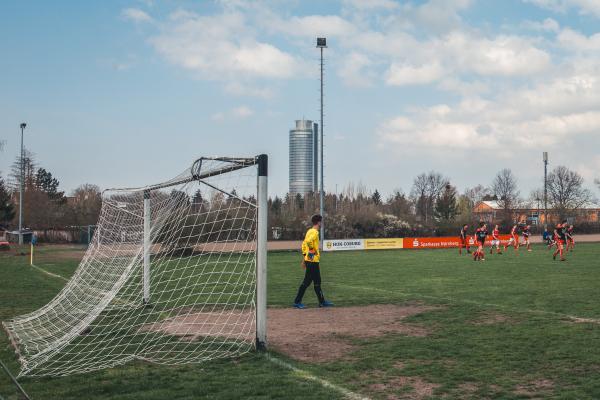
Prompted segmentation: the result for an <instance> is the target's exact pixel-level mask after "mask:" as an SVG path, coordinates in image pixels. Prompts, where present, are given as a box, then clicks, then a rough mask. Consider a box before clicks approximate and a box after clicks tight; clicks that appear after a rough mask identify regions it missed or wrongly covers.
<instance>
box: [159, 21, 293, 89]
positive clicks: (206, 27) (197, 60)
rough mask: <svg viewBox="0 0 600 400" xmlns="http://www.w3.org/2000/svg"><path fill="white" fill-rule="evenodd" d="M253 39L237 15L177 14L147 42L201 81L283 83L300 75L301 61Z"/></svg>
mask: <svg viewBox="0 0 600 400" xmlns="http://www.w3.org/2000/svg"><path fill="white" fill-rule="evenodd" d="M254 36H255V35H254V32H253V31H252V29H251V28H249V27H248V26H247V25H246V21H245V18H244V16H243V15H241V14H239V13H224V14H220V15H213V16H202V15H198V14H195V13H191V12H187V11H182V10H179V11H177V12H176V13H175V14H172V15H171V19H170V20H169V22H167V23H166V24H165V26H164V28H163V30H162V32H161V33H160V34H158V35H157V36H155V37H153V38H151V39H150V42H151V44H152V45H153V46H154V48H155V49H156V51H157V52H158V53H159V54H161V55H162V56H164V57H165V58H166V59H167V60H169V61H170V62H171V63H173V64H175V65H178V66H180V67H183V68H185V69H188V70H191V71H194V72H196V73H198V76H199V77H201V78H204V79H214V80H231V79H233V80H240V79H245V78H269V79H286V78H292V77H294V76H296V75H297V74H300V73H301V66H302V65H303V62H302V61H300V60H297V59H296V58H295V57H294V56H292V55H290V54H288V53H286V52H285V51H282V50H280V49H279V48H277V47H275V46H274V45H272V44H269V43H264V42H260V41H258V40H256V39H255V38H254Z"/></svg>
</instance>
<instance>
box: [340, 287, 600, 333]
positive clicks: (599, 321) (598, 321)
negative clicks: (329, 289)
mask: <svg viewBox="0 0 600 400" xmlns="http://www.w3.org/2000/svg"><path fill="white" fill-rule="evenodd" d="M329 285H331V286H341V287H347V288H349V289H358V290H374V291H377V292H384V293H390V294H400V295H403V296H408V297H422V298H425V299H433V300H445V301H449V302H454V303H466V304H474V305H477V306H485V307H495V308H500V309H504V310H507V311H516V312H524V313H530V314H546V315H554V316H556V317H562V318H567V319H570V320H573V321H575V322H587V323H591V324H600V319H596V318H585V317H578V316H576V315H569V314H562V313H557V312H554V311H545V310H534V309H531V308H514V307H510V306H503V305H501V304H492V303H482V302H479V301H475V300H467V299H453V298H451V297H439V296H429V295H426V294H418V293H406V292H401V291H399V290H398V291H394V290H387V289H380V288H375V287H364V286H353V285H345V284H343V283H329Z"/></svg>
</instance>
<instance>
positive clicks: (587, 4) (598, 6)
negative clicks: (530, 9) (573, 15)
mask: <svg viewBox="0 0 600 400" xmlns="http://www.w3.org/2000/svg"><path fill="white" fill-rule="evenodd" d="M524 1H525V2H526V3H532V4H535V5H536V6H538V7H542V8H546V9H549V10H552V11H555V12H560V13H564V12H566V11H568V10H569V9H571V8H574V9H577V10H578V11H579V13H580V14H591V15H594V16H596V17H600V2H599V1H598V0H524Z"/></svg>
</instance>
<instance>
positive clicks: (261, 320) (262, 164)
mask: <svg viewBox="0 0 600 400" xmlns="http://www.w3.org/2000/svg"><path fill="white" fill-rule="evenodd" d="M268 164H269V161H268V157H267V155H266V154H261V155H260V156H258V232H257V240H256V244H257V246H256V349H257V350H266V346H267V233H268V232H267V224H268V215H267V210H268V205H267V202H268V194H267V191H268V189H267V182H268Z"/></svg>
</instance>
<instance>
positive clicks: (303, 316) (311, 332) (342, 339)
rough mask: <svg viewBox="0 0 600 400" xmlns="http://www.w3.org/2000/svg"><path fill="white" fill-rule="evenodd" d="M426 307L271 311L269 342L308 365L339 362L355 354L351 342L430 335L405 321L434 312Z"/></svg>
mask: <svg viewBox="0 0 600 400" xmlns="http://www.w3.org/2000/svg"><path fill="white" fill-rule="evenodd" d="M432 309H433V308H432V307H424V306H416V305H411V306H397V305H391V304H387V305H371V306H365V307H332V308H321V309H319V308H311V309H305V310H296V309H289V308H286V309H270V310H269V311H268V321H269V332H268V340H269V345H270V347H271V348H273V349H275V350H277V351H280V352H282V353H285V354H287V355H288V356H290V357H292V358H294V359H296V360H300V361H309V362H326V361H331V360H336V359H339V358H340V357H342V356H344V355H345V354H347V353H349V352H350V351H352V348H353V346H352V344H351V338H370V337H378V336H383V335H386V334H390V333H395V334H404V335H409V336H426V335H427V334H428V333H429V332H428V331H427V330H426V329H425V328H423V327H421V326H418V325H414V324H408V323H405V322H403V321H402V320H403V319H404V318H406V317H409V316H411V315H416V314H420V313H423V312H425V311H429V310H432Z"/></svg>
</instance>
